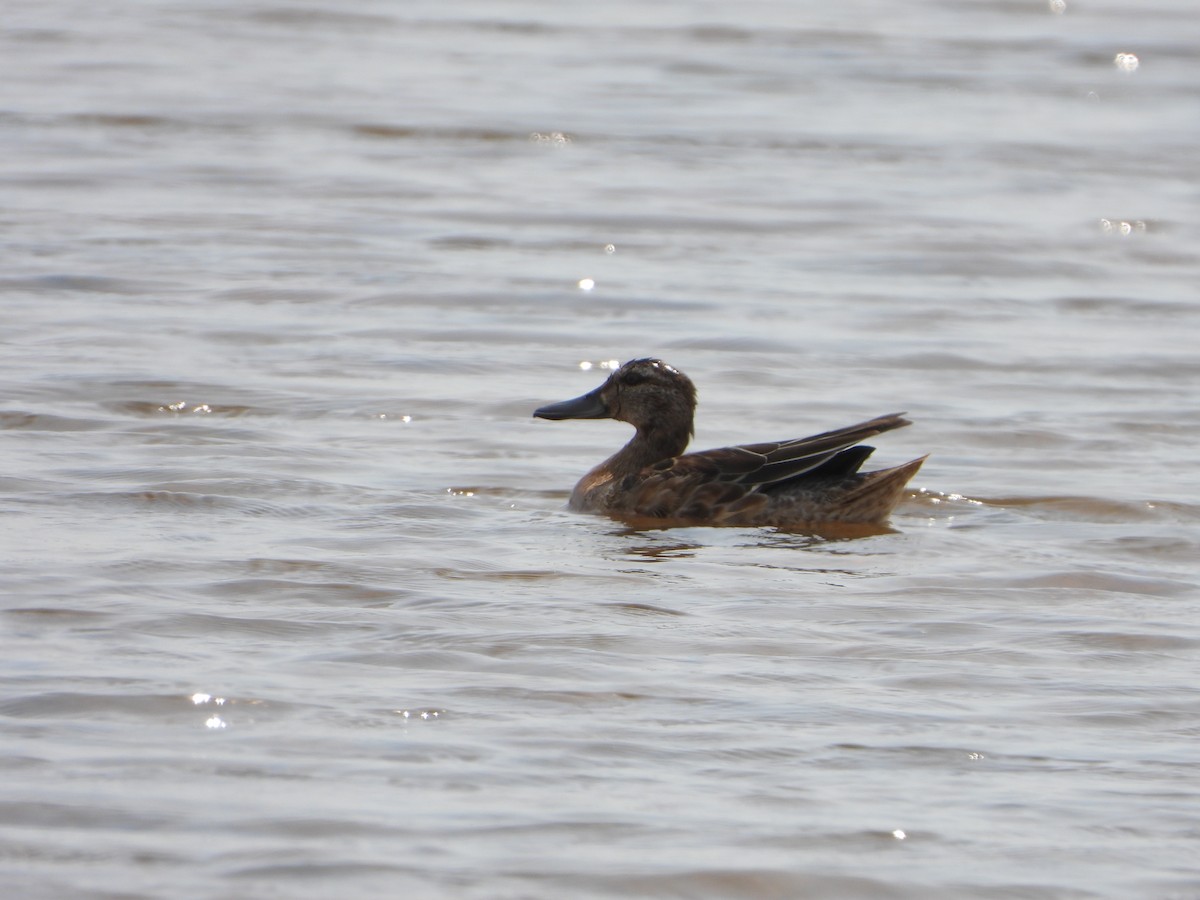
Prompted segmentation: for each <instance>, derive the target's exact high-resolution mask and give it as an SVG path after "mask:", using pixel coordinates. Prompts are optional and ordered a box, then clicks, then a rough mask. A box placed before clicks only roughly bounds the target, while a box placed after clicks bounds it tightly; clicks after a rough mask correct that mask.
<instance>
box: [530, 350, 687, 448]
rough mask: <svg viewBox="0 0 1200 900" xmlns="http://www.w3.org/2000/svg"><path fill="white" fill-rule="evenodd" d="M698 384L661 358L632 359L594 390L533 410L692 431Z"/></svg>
mask: <svg viewBox="0 0 1200 900" xmlns="http://www.w3.org/2000/svg"><path fill="white" fill-rule="evenodd" d="M695 412H696V386H695V385H694V384H692V380H691V379H690V378H688V377H687V376H686V375H684V374H683V373H682V372H680V371H679V370H678V369H676V368H675V367H674V366H669V365H667V364H666V363H665V362H663V361H662V360H661V359H632V360H630V361H629V362H627V363H625V365H623V366H621V367H620V368H619V369H616V370H614V371H613V373H612V374H611V375H609V376H608V380H607V381H605V382H604V384H602V385H600V387H598V388H596V389H595V390H594V391H590V392H589V393H586V394H584V395H583V396H582V397H576V398H575V399H574V400H564V401H563V402H562V403H552V404H550V405H549V406H543V407H542V408H541V409H538V410H535V411H534V413H533V414H534V416H536V417H537V418H539V419H617V420H618V421H620V422H628V423H629V424H630V425H632V426H633V427H634V428H636V429H637V430H638V431H653V430H655V429H658V428H665V429H669V430H673V431H675V430H679V429H680V428H686V429H687V433H688V434H690V433H691V430H692V417H693V415H694V414H695Z"/></svg>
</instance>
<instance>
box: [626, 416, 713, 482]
mask: <svg viewBox="0 0 1200 900" xmlns="http://www.w3.org/2000/svg"><path fill="white" fill-rule="evenodd" d="M691 436H692V434H691V428H689V427H687V426H684V427H681V428H670V427H662V426H651V427H646V428H639V429H638V430H637V434H635V435H634V436H633V439H632V440H631V441H630V442H629V443H628V444H626V445H625V446H624V447H622V448H621V449H620V450H618V451H617V453H616V454H615V455H614V456H613V457H612V458H611V459H610V460H609V461H608V462H607V463H605V468H606V469H608V470H609V471H610V472H612V473H613V475H614V476H615V477H617V478H620V477H622V476H625V475H632V474H633V473H634V472H640V471H641V470H642V469H644V468H646V466H652V465H654V464H655V463H656V462H661V461H662V460H664V459H670V458H671V457H672V456H678V455H679V454H681V453H683V451H684V450H685V449H687V445H688V441H689V440H690V439H691Z"/></svg>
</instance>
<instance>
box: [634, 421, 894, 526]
mask: <svg viewBox="0 0 1200 900" xmlns="http://www.w3.org/2000/svg"><path fill="white" fill-rule="evenodd" d="M911 424H912V423H911V422H910V421H909V420H908V419H906V418H904V413H892V414H891V415H886V416H878V417H877V418H874V419H870V420H868V421H866V422H860V423H858V424H857V425H850V426H848V427H846V428H839V429H837V430H835V431H826V432H824V433H822V434H816V435H813V436H812V437H806V438H797V439H795V440H790V441H771V442H767V443H761V444H745V445H742V446H738V447H722V448H720V449H716V450H703V451H700V452H699V453H688V454H685V455H683V456H677V457H674V458H672V459H665V460H663V461H662V462H659V463H655V464H654V465H653V466H649V467H647V468H645V469H643V470H642V471H641V473H639V475H638V476H636V479H637V482H638V484H637V485H636V487H635V486H634V485H632V484H630V485H628V487H627V488H626V490H627V491H628V496H629V498H630V500H631V502H630V503H629V507H630V509H629V510H628V511H629V512H633V513H636V514H638V515H646V516H660V517H671V516H685V515H693V516H694V515H698V514H699V515H707V516H711V515H714V514H718V512H717V511H718V510H727V511H729V512H731V513H737V512H742V511H744V510H745V509H746V508H748V507H750V506H754V505H759V504H762V503H765V502H766V499H767V498H766V496H765V495H766V494H769V493H771V492H772V491H774V490H778V489H782V488H785V487H786V486H788V485H789V484H790V483H792V482H794V481H795V480H798V479H801V478H826V477H828V478H838V477H846V476H849V475H852V474H853V473H854V472H856V471H857V470H858V467H859V466H860V465H862V463H863V461H864V460H865V459H866V458H867V457H868V456H870V454H871V450H872V448H871V447H860V446H857V445H858V444H859V443H860V442H861V441H864V440H866V439H868V438H871V437H874V436H875V435H877V434H882V433H883V432H885V431H891V430H892V429H894V428H902V427H903V426H905V425H911ZM705 509H707V510H709V511H710V512H708V513H707V514H705V513H704V512H703V510H705Z"/></svg>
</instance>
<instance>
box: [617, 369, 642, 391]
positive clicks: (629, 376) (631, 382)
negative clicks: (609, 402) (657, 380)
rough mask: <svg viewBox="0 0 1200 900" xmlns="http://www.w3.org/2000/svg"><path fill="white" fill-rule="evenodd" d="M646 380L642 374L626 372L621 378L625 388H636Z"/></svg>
mask: <svg viewBox="0 0 1200 900" xmlns="http://www.w3.org/2000/svg"><path fill="white" fill-rule="evenodd" d="M645 380H646V376H645V375H643V374H642V373H641V372H626V373H625V374H624V375H622V376H621V384H623V385H625V387H634V386H635V385H639V384H641V383H642V382H643V381H645Z"/></svg>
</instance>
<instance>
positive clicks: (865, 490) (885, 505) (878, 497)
mask: <svg viewBox="0 0 1200 900" xmlns="http://www.w3.org/2000/svg"><path fill="white" fill-rule="evenodd" d="M854 449H859V448H857V447H856V448H854ZM847 452H849V451H847ZM927 458H928V457H925V456H922V457H921V458H920V459H914V460H912V461H911V462H906V463H904V464H903V465H899V466H895V467H893V468H891V469H879V470H878V471H875V472H867V473H866V474H864V475H861V476H859V477H860V478H862V483H861V484H859V485H858V486H856V487H855V488H854V489H853V490H852V491H850V493H849V494H848V495H847V496H846V499H845V501H844V506H843V508H844V509H845V510H847V511H848V512H849V511H851V510H853V511H854V512H855V513H856V514H857V515H854V516H853V517H850V516H848V517H846V519H845V520H846V521H860V522H882V521H883V520H884V519H886V518H887V517H888V515H890V514H891V511H892V510H893V509H895V508H896V504H897V503H899V502H900V497H901V495H903V493H904V486H905V485H907V484H908V482H909V481H911V480H912V477H913V476H914V475H916V474H917V470H918V469H920V468H921V464H922V463H923V462H925V460H926V459H927ZM833 461H834V460H831V462H833Z"/></svg>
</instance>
